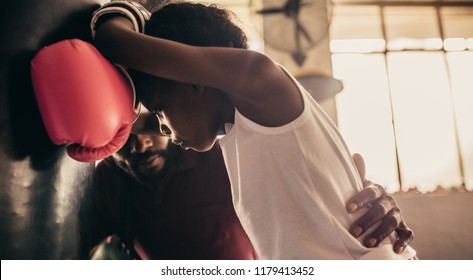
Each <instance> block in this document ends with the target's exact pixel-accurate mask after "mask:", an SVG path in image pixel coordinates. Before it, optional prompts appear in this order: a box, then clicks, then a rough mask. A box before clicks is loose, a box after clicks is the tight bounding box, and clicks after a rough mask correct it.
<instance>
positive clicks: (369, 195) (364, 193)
mask: <svg viewBox="0 0 473 280" xmlns="http://www.w3.org/2000/svg"><path fill="white" fill-rule="evenodd" d="M379 188H380V187H378V186H377V185H370V186H368V187H366V188H364V189H363V190H361V191H360V192H358V193H357V194H355V195H354V196H353V197H352V198H350V199H349V200H348V202H347V204H346V207H347V211H348V212H349V213H353V212H355V211H357V210H358V209H360V208H362V207H365V206H367V205H368V206H370V204H369V203H370V202H371V203H372V202H373V201H375V200H377V199H379V198H380V197H381V196H382V195H383V193H382V191H381V190H380V189H379Z"/></svg>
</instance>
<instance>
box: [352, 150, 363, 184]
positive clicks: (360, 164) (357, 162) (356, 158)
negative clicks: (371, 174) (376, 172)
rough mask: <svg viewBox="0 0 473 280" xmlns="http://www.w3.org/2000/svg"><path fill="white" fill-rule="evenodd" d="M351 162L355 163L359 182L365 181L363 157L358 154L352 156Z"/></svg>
mask: <svg viewBox="0 0 473 280" xmlns="http://www.w3.org/2000/svg"><path fill="white" fill-rule="evenodd" d="M352 157H353V161H354V162H355V165H356V169H358V173H359V174H360V177H361V181H362V182H364V181H366V178H365V176H366V166H365V161H364V159H363V157H362V156H361V155H360V154H353V155H352Z"/></svg>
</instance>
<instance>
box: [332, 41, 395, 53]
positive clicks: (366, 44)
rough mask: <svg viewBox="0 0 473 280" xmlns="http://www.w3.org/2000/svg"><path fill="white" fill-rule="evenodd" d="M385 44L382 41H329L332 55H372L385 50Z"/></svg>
mask: <svg viewBox="0 0 473 280" xmlns="http://www.w3.org/2000/svg"><path fill="white" fill-rule="evenodd" d="M385 47H386V42H385V41H384V40H383V39H350V40H349V39H346V40H341V39H338V40H331V41H330V51H331V52H333V53H350V52H357V53H372V52H382V51H384V50H385Z"/></svg>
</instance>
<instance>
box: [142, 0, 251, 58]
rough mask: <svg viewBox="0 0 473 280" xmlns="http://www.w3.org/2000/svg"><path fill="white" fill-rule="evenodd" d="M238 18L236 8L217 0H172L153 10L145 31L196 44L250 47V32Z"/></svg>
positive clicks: (157, 35) (155, 35)
mask: <svg viewBox="0 0 473 280" xmlns="http://www.w3.org/2000/svg"><path fill="white" fill-rule="evenodd" d="M236 20H237V17H236V16H235V14H234V13H233V12H231V11H229V10H226V9H223V8H220V7H218V6H217V5H214V4H212V5H204V4H200V3H192V2H180V3H170V4H167V5H164V6H163V7H162V8H161V9H159V10H157V11H155V12H154V13H153V14H152V16H151V18H150V20H149V21H148V22H147V23H146V28H145V34H148V35H151V36H154V37H159V38H163V39H168V40H172V41H176V42H180V43H184V44H188V45H193V46H214V47H233V48H241V49H247V48H248V42H247V37H246V34H245V33H244V32H243V30H242V29H241V28H240V27H239V26H237V24H236V23H235V22H236Z"/></svg>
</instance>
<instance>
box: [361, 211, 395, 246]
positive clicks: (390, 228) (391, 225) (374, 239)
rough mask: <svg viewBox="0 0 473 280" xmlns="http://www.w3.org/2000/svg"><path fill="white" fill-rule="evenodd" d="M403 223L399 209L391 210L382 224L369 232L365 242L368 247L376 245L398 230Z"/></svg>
mask: <svg viewBox="0 0 473 280" xmlns="http://www.w3.org/2000/svg"><path fill="white" fill-rule="evenodd" d="M400 223H401V214H400V211H399V210H398V209H393V210H391V211H389V212H388V213H387V214H386V215H385V216H384V217H383V218H382V222H381V224H380V225H379V226H378V228H377V229H375V230H374V231H373V232H372V233H371V234H369V235H368V236H367V237H366V238H365V240H364V244H365V246H366V247H375V246H377V245H378V243H379V242H380V241H381V240H384V239H385V238H386V237H388V236H389V235H390V234H391V233H393V232H394V231H396V230H397V229H398V227H399V225H400Z"/></svg>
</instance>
